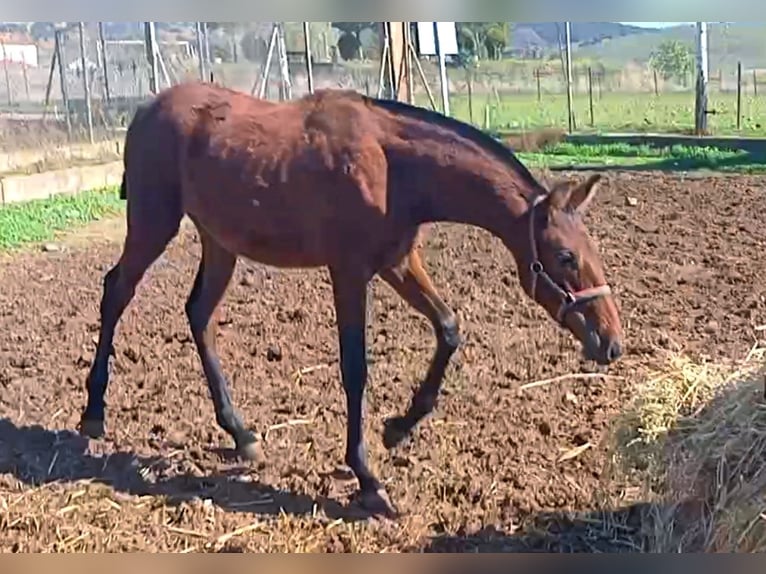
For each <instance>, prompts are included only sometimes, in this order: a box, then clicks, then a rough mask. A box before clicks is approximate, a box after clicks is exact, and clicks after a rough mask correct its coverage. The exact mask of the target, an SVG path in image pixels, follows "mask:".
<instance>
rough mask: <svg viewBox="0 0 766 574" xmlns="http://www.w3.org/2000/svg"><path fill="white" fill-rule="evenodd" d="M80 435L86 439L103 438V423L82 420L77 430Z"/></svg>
mask: <svg viewBox="0 0 766 574" xmlns="http://www.w3.org/2000/svg"><path fill="white" fill-rule="evenodd" d="M78 430H79V431H80V434H81V435H84V436H86V437H88V438H93V439H96V438H101V437H103V436H104V421H99V420H94V419H82V420H80V426H79V428H78Z"/></svg>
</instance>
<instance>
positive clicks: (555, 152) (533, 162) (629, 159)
mask: <svg viewBox="0 0 766 574" xmlns="http://www.w3.org/2000/svg"><path fill="white" fill-rule="evenodd" d="M517 155H518V157H519V159H521V161H523V162H524V163H526V164H527V165H529V166H530V167H538V168H562V167H576V168H583V167H599V168H602V167H615V168H622V169H626V168H630V169H637V170H641V169H643V170H648V169H655V170H662V171H693V170H703V169H704V170H712V171H721V172H732V173H766V158H764V157H758V156H755V155H753V154H751V153H749V152H746V151H730V150H723V149H719V148H715V147H696V146H682V145H676V146H672V147H667V148H655V147H651V146H648V145H630V144H624V143H615V144H607V145H579V144H571V143H559V144H556V145H553V146H550V147H548V148H547V149H545V150H543V151H542V152H538V153H518V154H517Z"/></svg>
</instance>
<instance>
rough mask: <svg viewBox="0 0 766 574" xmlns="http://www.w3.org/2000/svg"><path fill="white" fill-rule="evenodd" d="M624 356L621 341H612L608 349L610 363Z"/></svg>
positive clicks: (607, 354)
mask: <svg viewBox="0 0 766 574" xmlns="http://www.w3.org/2000/svg"><path fill="white" fill-rule="evenodd" d="M620 357H622V345H620V342H619V341H612V342H611V343H609V347H607V349H606V358H607V360H608V361H609V362H610V363H613V362H614V361H616V360H617V359H619V358H620Z"/></svg>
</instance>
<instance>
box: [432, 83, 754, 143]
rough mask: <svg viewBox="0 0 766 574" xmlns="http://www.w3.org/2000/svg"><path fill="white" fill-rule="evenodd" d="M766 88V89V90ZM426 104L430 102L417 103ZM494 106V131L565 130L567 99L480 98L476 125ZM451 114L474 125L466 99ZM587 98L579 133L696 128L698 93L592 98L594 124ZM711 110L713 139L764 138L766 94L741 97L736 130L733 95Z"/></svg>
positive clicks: (578, 104)
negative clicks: (738, 123)
mask: <svg viewBox="0 0 766 574" xmlns="http://www.w3.org/2000/svg"><path fill="white" fill-rule="evenodd" d="M764 90H766V86H764ZM418 104H420V105H423V106H428V105H429V104H428V100H427V99H425V101H421V100H420V99H419V100H418ZM487 106H489V108H490V126H489V127H490V128H491V129H493V130H514V131H515V130H531V129H540V128H561V129H567V127H568V122H567V101H566V95H549V94H544V95H543V97H542V100H541V101H539V102H538V101H537V95H536V94H516V93H505V94H504V93H501V94H500V97H499V103H498V100H497V99H496V98H495V97H494V96H489V97H488V96H487V95H486V94H483V95H476V96H474V103H473V109H474V113H473V123H475V124H476V125H481V126H484V116H485V108H486V107H487ZM450 107H451V111H452V115H453V116H455V117H456V118H457V119H461V120H463V121H470V113H469V103H468V97H467V96H466V95H463V94H454V93H453V94H452V95H451V96H450ZM589 107H590V106H589V101H588V96H587V94H586V95H582V94H577V95H576V96H575V98H574V110H575V120H576V124H577V126H576V127H577V131H578V132H639V133H647V132H655V133H691V131H692V130H693V129H694V95H693V94H692V93H690V92H685V93H678V92H676V93H661V94H660V95H659V96H655V95H654V94H652V93H649V94H646V93H644V94H628V93H617V92H612V93H606V92H604V94H603V96H602V97H601V98H599V97H598V96H597V95H596V96H595V97H594V103H593V108H594V114H593V115H594V122H593V125H592V126H591V125H590V109H589ZM709 107H710V109H713V110H715V111H716V114H715V115H710V116H709V118H708V126H709V129H710V131H711V133H712V134H714V135H742V136H761V137H764V136H766V96H762V95H760V94H759V95H758V97H754V96H753V95H752V93H750V94H743V96H742V123H741V129H740V130H739V131H737V97H736V94H730V93H712V94H710V104H709Z"/></svg>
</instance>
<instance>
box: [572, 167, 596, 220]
mask: <svg viewBox="0 0 766 574" xmlns="http://www.w3.org/2000/svg"><path fill="white" fill-rule="evenodd" d="M600 181H601V174H598V173H597V174H594V175H592V176H590V177H589V178H588V179H586V180H585V181H583V182H582V183H580V184H578V185H576V186H574V187H571V188H569V197H568V198H567V207H569V209H571V210H573V211H577V212H578V213H581V214H582V213H585V212H586V211H587V209H588V206H589V205H590V203H591V202H592V201H593V198H594V197H595V196H596V192H597V191H598V183H599V182H600Z"/></svg>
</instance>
